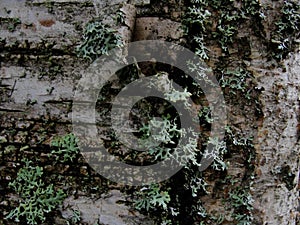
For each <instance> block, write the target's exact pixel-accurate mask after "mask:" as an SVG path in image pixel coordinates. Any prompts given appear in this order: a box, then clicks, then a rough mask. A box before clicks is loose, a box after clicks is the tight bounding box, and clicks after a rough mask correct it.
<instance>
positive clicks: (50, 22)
mask: <svg viewBox="0 0 300 225" xmlns="http://www.w3.org/2000/svg"><path fill="white" fill-rule="evenodd" d="M39 22H40V24H41V25H42V26H44V27H51V26H52V25H53V24H55V21H54V20H52V19H45V20H40V21H39Z"/></svg>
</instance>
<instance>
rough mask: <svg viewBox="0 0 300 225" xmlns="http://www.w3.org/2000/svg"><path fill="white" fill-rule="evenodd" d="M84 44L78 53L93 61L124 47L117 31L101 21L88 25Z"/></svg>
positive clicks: (79, 47) (78, 49)
mask: <svg viewBox="0 0 300 225" xmlns="http://www.w3.org/2000/svg"><path fill="white" fill-rule="evenodd" d="M83 39H84V41H83V43H82V44H81V45H80V46H78V47H77V53H78V55H79V56H81V57H83V58H87V59H89V60H91V61H93V60H95V59H96V58H97V57H99V56H101V55H107V54H108V52H109V51H110V50H112V49H113V48H115V47H121V46H122V45H123V42H122V38H121V36H120V35H118V34H117V32H116V30H114V29H112V28H110V27H109V26H108V25H105V24H103V23H102V22H99V21H94V22H90V23H88V24H87V26H86V29H85V32H84V35H83Z"/></svg>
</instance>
